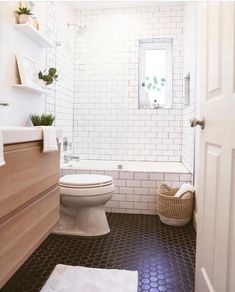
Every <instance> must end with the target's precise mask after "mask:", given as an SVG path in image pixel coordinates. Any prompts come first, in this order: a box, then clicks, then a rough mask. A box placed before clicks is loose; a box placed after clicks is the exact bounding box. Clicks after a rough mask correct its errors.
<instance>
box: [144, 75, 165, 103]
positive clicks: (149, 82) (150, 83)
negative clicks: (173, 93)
mask: <svg viewBox="0 0 235 292" xmlns="http://www.w3.org/2000/svg"><path fill="white" fill-rule="evenodd" d="M165 82H166V79H165V78H157V77H156V76H153V77H152V78H150V77H146V78H145V81H144V82H143V83H142V87H144V88H145V90H146V94H147V96H148V98H149V99H150V98H151V100H149V102H150V104H151V106H152V107H153V108H158V106H159V104H158V100H157V96H158V93H159V92H161V91H162V89H163V88H164V86H165ZM149 95H150V96H149Z"/></svg>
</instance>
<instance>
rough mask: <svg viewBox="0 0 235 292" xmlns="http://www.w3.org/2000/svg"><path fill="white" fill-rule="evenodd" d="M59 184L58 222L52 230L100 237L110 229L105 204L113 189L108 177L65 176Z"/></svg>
mask: <svg viewBox="0 0 235 292" xmlns="http://www.w3.org/2000/svg"><path fill="white" fill-rule="evenodd" d="M59 186H60V201H61V202H60V221H59V224H58V226H57V227H56V228H55V230H54V231H53V232H54V233H57V234H68V235H79V236H99V235H104V234H106V233H109V232H110V228H109V225H108V221H107V217H106V214H105V210H104V205H105V204H106V203H107V202H108V201H109V200H110V199H111V198H112V195H113V191H114V184H113V178H112V177H111V176H105V175H94V174H72V175H65V176H63V177H62V178H61V179H60V181H59Z"/></svg>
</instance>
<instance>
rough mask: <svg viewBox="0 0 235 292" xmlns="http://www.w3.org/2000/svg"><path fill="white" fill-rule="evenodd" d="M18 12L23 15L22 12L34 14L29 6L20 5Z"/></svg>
mask: <svg viewBox="0 0 235 292" xmlns="http://www.w3.org/2000/svg"><path fill="white" fill-rule="evenodd" d="M16 14H18V15H21V14H26V15H33V13H32V12H31V9H29V8H27V7H19V8H18V10H17V11H16Z"/></svg>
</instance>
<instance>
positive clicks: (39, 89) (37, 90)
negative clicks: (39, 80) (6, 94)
mask: <svg viewBox="0 0 235 292" xmlns="http://www.w3.org/2000/svg"><path fill="white" fill-rule="evenodd" d="M12 86H13V87H15V88H20V89H24V90H28V91H32V92H34V93H39V94H43V93H46V90H45V89H43V88H42V87H39V86H38V87H36V86H31V85H24V84H14V85H12Z"/></svg>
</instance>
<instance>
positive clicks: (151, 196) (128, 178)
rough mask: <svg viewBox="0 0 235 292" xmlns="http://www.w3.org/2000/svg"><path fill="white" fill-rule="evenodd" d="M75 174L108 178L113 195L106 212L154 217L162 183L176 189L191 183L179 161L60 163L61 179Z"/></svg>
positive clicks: (87, 161) (190, 177) (88, 161)
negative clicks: (110, 180) (112, 182)
mask: <svg viewBox="0 0 235 292" xmlns="http://www.w3.org/2000/svg"><path fill="white" fill-rule="evenodd" d="M121 167H122V169H120V168H121ZM79 173H90V174H102V175H110V176H112V177H113V179H114V185H115V192H114V194H113V197H112V200H110V201H109V202H108V203H107V204H106V210H107V211H109V212H119V213H136V214H157V191H158V187H159V186H160V185H161V184H162V183H166V184H168V185H169V186H171V187H179V186H180V185H181V184H182V183H185V182H191V181H192V175H191V174H190V173H189V171H188V170H187V169H186V168H185V167H184V166H183V164H182V163H180V162H134V161H101V160H81V161H71V162H68V163H62V164H61V175H62V176H63V175H66V174H79Z"/></svg>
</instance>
